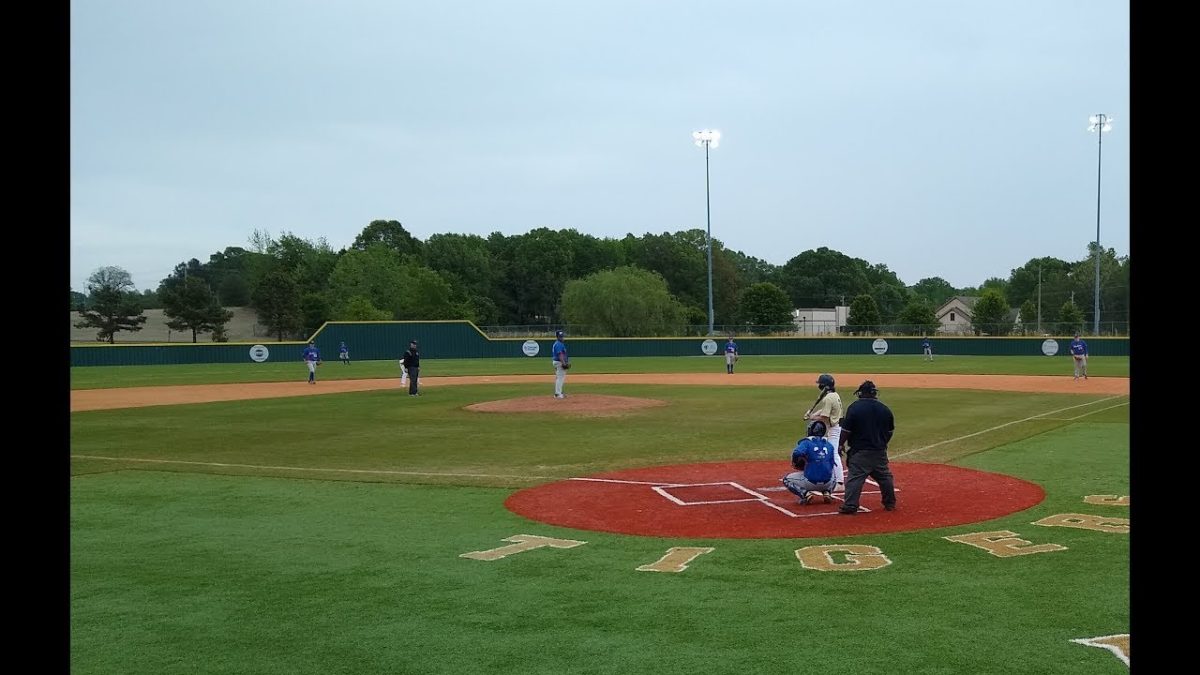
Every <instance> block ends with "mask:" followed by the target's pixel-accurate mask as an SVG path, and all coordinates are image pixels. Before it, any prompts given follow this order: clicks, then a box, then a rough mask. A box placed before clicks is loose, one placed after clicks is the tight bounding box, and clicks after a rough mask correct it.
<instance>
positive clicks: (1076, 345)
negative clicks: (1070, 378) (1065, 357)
mask: <svg viewBox="0 0 1200 675" xmlns="http://www.w3.org/2000/svg"><path fill="white" fill-rule="evenodd" d="M1071 358H1073V359H1074V360H1075V379H1077V380H1078V379H1079V376H1080V375H1083V379H1085V380H1086V379H1087V359H1088V348H1087V343H1086V342H1084V341H1083V340H1080V339H1079V333H1076V334H1075V339H1074V340H1071Z"/></svg>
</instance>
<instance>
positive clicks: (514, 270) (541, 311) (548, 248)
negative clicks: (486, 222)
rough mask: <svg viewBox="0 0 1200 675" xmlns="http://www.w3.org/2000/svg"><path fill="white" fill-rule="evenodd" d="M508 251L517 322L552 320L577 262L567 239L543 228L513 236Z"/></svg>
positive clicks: (510, 281)
mask: <svg viewBox="0 0 1200 675" xmlns="http://www.w3.org/2000/svg"><path fill="white" fill-rule="evenodd" d="M505 252H506V254H507V258H506V260H505V263H506V271H507V277H508V278H507V279H506V282H507V284H508V285H509V287H510V288H511V291H512V301H513V305H514V310H515V314H516V316H517V319H518V322H519V323H530V324H532V323H542V324H544V323H553V322H554V321H555V319H556V318H557V312H556V308H557V306H558V302H559V299H560V298H561V297H562V292H563V287H564V286H565V285H566V283H567V280H568V279H570V272H571V268H572V266H573V265H574V258H573V253H572V251H571V247H570V246H569V245H568V243H567V240H566V238H565V237H563V236H562V235H561V234H559V233H558V232H555V231H554V230H551V229H549V228H545V227H541V228H538V229H536V230H532V231H530V232H529V233H528V234H525V235H520V236H517V237H514V238H513V241H512V242H511V243H510V245H509V246H507V247H506V251H505Z"/></svg>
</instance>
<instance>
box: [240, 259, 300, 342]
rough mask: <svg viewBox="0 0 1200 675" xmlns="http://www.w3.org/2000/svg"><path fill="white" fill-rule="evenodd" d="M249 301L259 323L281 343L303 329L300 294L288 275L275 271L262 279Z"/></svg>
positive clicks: (278, 270)
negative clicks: (286, 337) (301, 327)
mask: <svg viewBox="0 0 1200 675" xmlns="http://www.w3.org/2000/svg"><path fill="white" fill-rule="evenodd" d="M250 300H251V302H252V303H253V305H254V309H255V310H256V311H257V312H258V318H259V320H260V321H262V323H263V325H264V326H266V327H267V330H268V331H270V332H271V333H273V334H275V335H276V336H277V337H278V339H279V341H280V342H282V341H283V339H284V336H286V335H291V334H293V333H294V332H295V331H296V330H298V329H299V328H300V326H301V317H300V291H299V289H297V287H296V282H295V281H293V280H292V277H291V275H289V274H288V273H287V272H286V271H284V270H282V269H275V270H272V271H270V272H268V273H267V274H266V275H265V276H263V278H262V279H261V280H259V282H258V285H257V286H255V287H254V291H253V292H252V293H251V296H250Z"/></svg>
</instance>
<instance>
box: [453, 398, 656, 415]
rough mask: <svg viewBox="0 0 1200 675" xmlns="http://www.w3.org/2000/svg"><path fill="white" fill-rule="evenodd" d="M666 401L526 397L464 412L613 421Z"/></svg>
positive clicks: (475, 406) (479, 405) (479, 404)
mask: <svg viewBox="0 0 1200 675" xmlns="http://www.w3.org/2000/svg"><path fill="white" fill-rule="evenodd" d="M666 404H667V402H666V401H660V400H658V399H653V398H635V397H633V396H607V395H605V394H567V397H566V398H554V396H553V395H552V394H547V395H545V396H525V397H523V398H509V399H504V400H503V401H486V402H484V403H475V404H472V405H469V406H467V407H466V408H465V410H471V411H473V412H490V413H565V414H568V415H583V416H587V417H610V416H615V415H624V414H625V413H627V412H630V411H632V410H640V409H642V408H657V407H658V406H664V405H666Z"/></svg>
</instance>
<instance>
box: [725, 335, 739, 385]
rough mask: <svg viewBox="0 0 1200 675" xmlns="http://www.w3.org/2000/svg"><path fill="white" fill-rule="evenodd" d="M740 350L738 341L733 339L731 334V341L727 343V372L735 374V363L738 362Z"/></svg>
mask: <svg viewBox="0 0 1200 675" xmlns="http://www.w3.org/2000/svg"><path fill="white" fill-rule="evenodd" d="M737 360H738V350H737V343H736V342H734V341H733V336H732V335H730V336H729V341H728V342H726V343H725V372H726V373H728V374H730V375H732V374H733V364H735V363H737Z"/></svg>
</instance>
